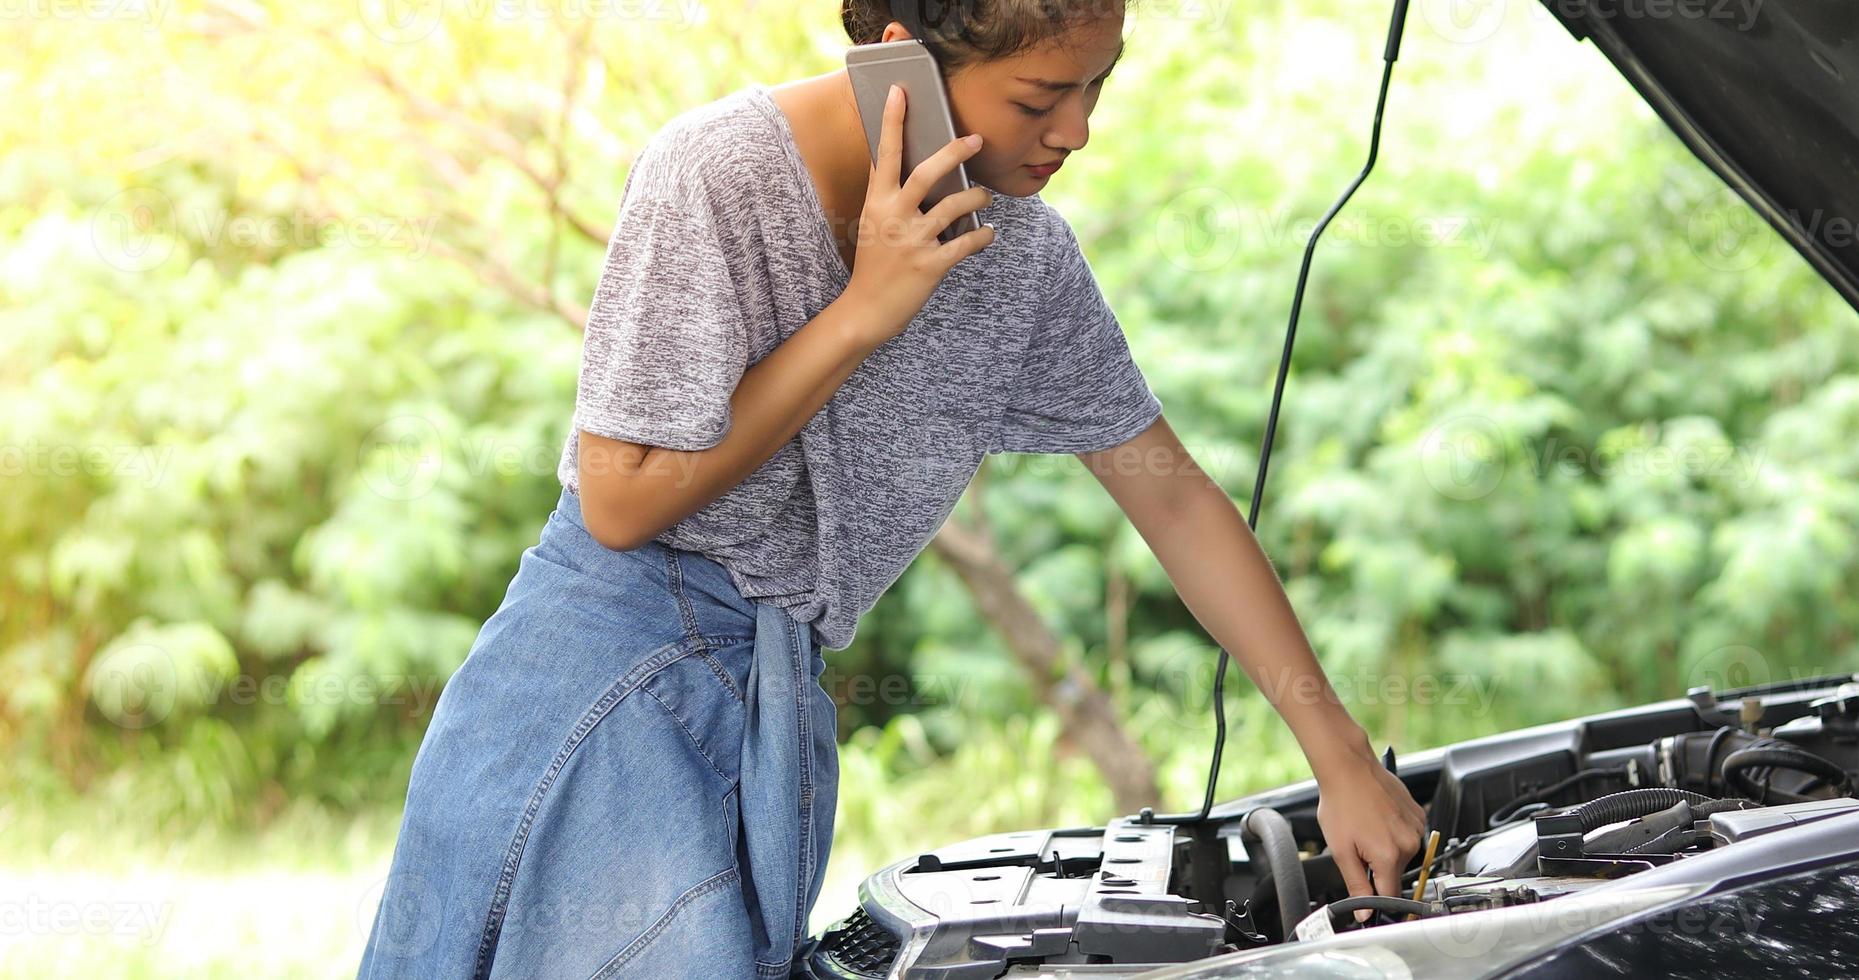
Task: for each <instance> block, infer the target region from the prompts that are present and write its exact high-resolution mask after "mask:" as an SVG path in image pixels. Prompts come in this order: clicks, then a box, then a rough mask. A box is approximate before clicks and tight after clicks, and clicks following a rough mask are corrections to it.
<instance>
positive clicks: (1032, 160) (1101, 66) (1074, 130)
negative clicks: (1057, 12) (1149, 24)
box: [884, 9, 1123, 197]
mask: <svg viewBox="0 0 1859 980" xmlns="http://www.w3.org/2000/svg"><path fill="white" fill-rule="evenodd" d="M893 32H895V35H896V36H895V37H894V36H893ZM909 36H910V35H909V33H908V32H907V31H905V30H904V29H903V25H902V24H897V23H893V24H891V25H890V27H889V28H887V29H886V30H885V35H884V40H887V41H892V40H897V39H898V38H903V37H909ZM1122 54H1123V13H1122V11H1121V9H1117V10H1115V12H1113V13H1107V14H1105V15H1103V16H1099V17H1094V18H1091V19H1090V20H1087V21H1085V22H1082V23H1080V24H1078V25H1077V26H1075V27H1073V28H1072V29H1071V30H1070V31H1068V32H1067V33H1066V34H1065V35H1063V36H1062V37H1059V38H1055V39H1053V40H1052V41H1049V42H1047V43H1045V44H1042V45H1039V46H1037V47H1034V48H1029V49H1027V50H1026V51H1022V52H1021V53H1019V54H1017V55H1013V56H1012V57H1008V58H1001V59H999V60H996V61H983V62H976V63H974V64H970V65H967V66H965V67H963V68H961V69H959V70H958V71H956V72H955V73H954V74H953V75H951V76H950V77H949V79H948V89H949V109H950V111H951V113H952V114H953V115H954V116H955V131H956V134H957V135H967V134H969V133H980V134H981V140H982V143H981V150H980V151H979V152H977V153H976V154H975V155H974V156H972V157H970V158H969V159H968V162H967V169H968V179H969V181H970V182H972V183H977V184H983V185H985V186H987V187H989V188H991V189H993V190H994V191H997V192H999V193H1002V194H1006V195H1009V196H1012V197H1025V196H1027V195H1029V194H1034V193H1037V192H1038V191H1040V190H1041V189H1043V188H1044V187H1045V186H1046V183H1047V181H1049V180H1050V179H1051V176H1052V169H1053V168H1052V167H1051V166H1050V165H1052V164H1056V163H1061V162H1063V161H1064V160H1065V158H1066V157H1067V156H1068V155H1070V154H1071V153H1072V151H1074V150H1079V149H1083V147H1084V144H1085V142H1086V141H1087V140H1088V139H1089V138H1090V126H1089V124H1088V122H1087V120H1089V119H1090V117H1091V110H1092V109H1094V108H1095V107H1096V106H1097V96H1098V93H1099V92H1100V91H1102V89H1103V86H1104V79H1105V77H1106V76H1108V75H1109V74H1110V69H1111V66H1112V65H1114V64H1116V62H1117V59H1118V58H1119V57H1121V56H1122ZM905 111H906V112H908V111H909V110H908V109H906V110H905ZM1041 164H1045V165H1047V166H1045V167H1043V168H1038V167H1039V165H1041ZM1035 168H1038V169H1035Z"/></svg>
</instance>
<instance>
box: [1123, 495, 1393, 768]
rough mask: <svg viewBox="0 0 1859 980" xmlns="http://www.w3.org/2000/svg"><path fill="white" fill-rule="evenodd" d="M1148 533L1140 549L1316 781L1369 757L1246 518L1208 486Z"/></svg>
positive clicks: (1363, 734) (1370, 751)
mask: <svg viewBox="0 0 1859 980" xmlns="http://www.w3.org/2000/svg"><path fill="white" fill-rule="evenodd" d="M1175 514H1176V516H1175V518H1174V519H1173V520H1171V521H1169V522H1168V523H1167V524H1165V525H1164V526H1162V527H1160V528H1158V529H1156V530H1154V531H1151V532H1150V533H1149V534H1148V535H1147V537H1148V543H1149V546H1150V548H1151V549H1152V550H1153V551H1154V552H1155V555H1156V558H1157V559H1158V560H1159V561H1160V562H1161V563H1162V567H1163V569H1164V570H1165V571H1167V573H1168V576H1169V579H1170V581H1171V582H1173V583H1174V586H1175V590H1176V592H1177V593H1178V594H1179V595H1180V596H1181V599H1182V602H1183V603H1184V604H1186V605H1187V607H1188V610H1189V611H1190V612H1191V613H1193V614H1194V618H1195V619H1196V620H1198V621H1199V622H1200V624H1201V626H1202V628H1204V629H1206V630H1207V633H1208V635H1210V636H1212V637H1213V638H1214V640H1215V642H1217V643H1219V644H1220V645H1221V646H1222V647H1224V648H1226V650H1227V651H1228V652H1229V653H1230V654H1232V656H1233V659H1234V660H1235V661H1237V662H1238V664H1239V666H1240V668H1241V669H1243V670H1244V671H1245V672H1246V676H1248V677H1250V678H1251V679H1252V682H1253V683H1254V684H1255V685H1257V686H1258V688H1259V690H1260V691H1262V692H1263V693H1264V694H1265V696H1266V698H1267V699H1268V700H1269V701H1270V702H1271V703H1272V706H1273V707H1274V708H1276V709H1277V710H1278V713H1279V715H1280V716H1282V717H1283V718H1284V720H1285V724H1286V725H1287V726H1288V727H1289V728H1290V729H1291V733H1292V735H1294V736H1295V737H1296V738H1297V742H1298V745H1299V746H1300V747H1301V748H1302V749H1303V750H1304V756H1305V758H1306V759H1307V760H1309V762H1310V766H1311V769H1312V771H1313V772H1315V773H1317V774H1318V775H1319V777H1321V776H1322V775H1323V773H1324V772H1325V771H1326V770H1330V769H1333V768H1337V767H1338V766H1340V765H1342V764H1346V763H1352V762H1359V761H1360V760H1362V759H1363V758H1365V757H1366V758H1369V759H1373V758H1374V750H1373V748H1372V747H1371V746H1370V745H1369V741H1368V736H1367V734H1366V732H1364V730H1363V729H1362V726H1361V725H1359V724H1357V722H1356V721H1355V719H1354V718H1352V717H1350V715H1349V711H1348V709H1347V708H1345V707H1344V706H1343V703H1342V700H1341V699H1340V698H1338V697H1337V695H1336V691H1335V689H1334V688H1333V687H1331V686H1330V682H1329V679H1328V678H1327V677H1325V676H1324V673H1323V667H1322V665H1320V664H1319V663H1318V662H1317V657H1316V654H1315V653H1313V652H1312V650H1311V647H1310V641H1309V640H1308V639H1307V638H1306V637H1305V635H1304V630H1303V627H1302V626H1300V625H1299V623H1298V620H1297V614H1296V613H1295V611H1293V610H1292V608H1291V602H1290V599H1289V598H1287V597H1286V596H1285V593H1284V587H1283V585H1282V584H1281V583H1280V582H1279V579H1278V574H1277V572H1276V571H1275V570H1274V569H1273V568H1272V565H1271V562H1270V561H1269V560H1268V559H1267V558H1266V556H1265V552H1264V550H1263V549H1261V548H1260V547H1259V543H1258V540H1257V539H1256V538H1255V537H1254V536H1253V534H1252V529H1251V528H1250V527H1248V526H1247V525H1246V519H1245V517H1244V516H1242V515H1241V514H1240V512H1239V509H1238V508H1237V507H1235V506H1234V504H1233V502H1232V500H1231V499H1229V498H1228V497H1227V495H1226V493H1225V492H1224V491H1222V490H1221V489H1220V488H1219V487H1217V486H1214V485H1213V484H1211V483H1209V484H1207V485H1206V488H1205V490H1204V491H1197V492H1193V493H1189V494H1188V495H1187V496H1186V499H1185V501H1184V503H1183V504H1182V506H1181V508H1180V509H1179V510H1177V511H1176V512H1175Z"/></svg>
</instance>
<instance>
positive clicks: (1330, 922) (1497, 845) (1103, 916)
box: [811, 675, 1859, 980]
mask: <svg viewBox="0 0 1859 980" xmlns="http://www.w3.org/2000/svg"><path fill="white" fill-rule="evenodd" d="M1855 772H1859V679H1855V678H1854V677H1853V676H1851V675H1846V676H1840V677H1833V678H1819V679H1816V680H1813V681H1803V682H1799V683H1796V684H1792V685H1776V686H1772V687H1767V688H1763V689H1760V690H1759V691H1751V692H1730V693H1728V694H1725V695H1722V696H1717V695H1714V694H1712V693H1711V692H1710V691H1709V690H1708V689H1698V690H1695V691H1693V692H1691V693H1690V694H1689V695H1688V696H1687V697H1686V698H1684V699H1675V700H1673V701H1668V702H1660V703H1657V704H1652V705H1647V706H1644V707H1641V708H1634V709H1628V710H1625V711H1619V712H1612V713H1608V714H1603V715H1596V716H1592V717H1588V718H1583V719H1577V720H1574V721H1570V722H1561V723H1556V724H1552V725H1545V726H1541V727H1538V728H1532V729H1526V730H1522V731H1518V732H1510V733H1506V734H1503V735H1498V736H1492V737H1489V738H1484V739H1478V740H1474V741H1471V742H1465V743H1460V744H1457V745H1454V746H1451V747H1448V748H1445V749H1438V750H1433V751H1431V752H1427V753H1419V754H1417V755H1415V756H1414V757H1412V758H1408V759H1404V760H1402V761H1401V764H1400V766H1399V769H1398V774H1399V775H1400V777H1401V778H1402V779H1403V780H1404V781H1405V782H1406V783H1407V784H1408V787H1409V789H1410V790H1411V791H1412V792H1413V793H1414V796H1415V798H1416V799H1418V800H1420V801H1422V803H1423V804H1424V805H1425V806H1426V808H1427V811H1428V825H1429V828H1430V829H1431V830H1432V831H1433V832H1435V834H1433V835H1430V838H1431V843H1432V847H1430V848H1429V849H1428V851H1429V852H1430V853H1426V852H1423V854H1422V855H1419V856H1417V857H1416V859H1415V861H1414V862H1413V864H1412V865H1411V866H1410V867H1409V869H1408V870H1407V872H1406V873H1405V875H1404V876H1403V879H1402V882H1401V887H1400V889H1399V894H1400V895H1401V896H1403V897H1400V898H1391V897H1386V896H1374V897H1356V898H1351V897H1349V895H1348V890H1347V888H1346V887H1345V886H1344V884H1343V881H1342V878H1341V875H1340V873H1339V872H1338V871H1337V869H1336V865H1335V862H1334V860H1333V859H1332V858H1331V856H1330V854H1329V853H1328V852H1327V851H1326V850H1325V849H1324V846H1323V841H1322V833H1321V829H1320V828H1319V827H1318V825H1317V822H1316V815H1315V813H1316V792H1315V786H1314V784H1313V783H1310V782H1306V783H1300V784H1297V785H1294V786H1289V787H1284V788H1282V789H1279V790H1274V791H1270V792H1267V793H1261V794H1257V795H1254V796H1250V797H1246V798H1243V799H1240V800H1236V801H1233V802H1231V803H1229V804H1226V805H1223V806H1221V807H1218V808H1215V810H1214V811H1213V812H1212V813H1211V814H1210V815H1209V819H1208V820H1206V821H1203V822H1201V823H1198V824H1186V823H1180V822H1169V821H1167V820H1165V819H1157V818H1156V817H1155V816H1154V814H1152V813H1150V812H1149V811H1148V810H1147V809H1145V810H1144V811H1143V812H1142V813H1140V814H1136V815H1132V816H1129V817H1125V818H1122V819H1119V820H1116V821H1113V822H1111V823H1110V824H1108V825H1106V826H1103V827H1089V828H1075V829H1060V830H1042V831H1028V832H1022V833H1015V834H998V835H992V836H988V837H983V838H977V839H975V840H971V841H965V842H962V843H960V844H956V845H953V846H951V847H947V848H941V849H938V850H937V851H934V852H931V853H927V854H922V855H919V856H917V857H915V858H911V859H907V860H904V861H899V862H897V863H895V864H893V865H891V866H890V867H888V868H885V869H883V870H882V871H880V872H879V873H877V874H874V875H873V876H871V877H870V878H869V879H867V881H866V882H865V884H864V885H863V886H862V887H861V889H860V899H861V902H860V908H859V909H858V910H857V911H856V912H855V913H853V914H852V915H851V916H849V917H847V918H846V919H844V920H842V921H841V922H839V923H837V924H836V925H835V926H834V927H833V928H832V929H830V930H828V931H827V932H826V933H825V935H824V936H822V937H821V938H820V940H819V942H818V946H817V948H816V949H815V950H814V952H813V954H812V957H811V963H812V968H813V970H814V972H815V974H816V976H818V977H822V978H842V980H852V978H875V977H890V978H896V980H906V978H916V977H936V978H941V980H967V978H996V977H1021V978H1034V977H1040V978H1053V980H1057V978H1063V977H1071V976H1078V977H1085V976H1090V977H1109V976H1132V977H1133V976H1137V975H1139V974H1142V973H1144V972H1145V971H1149V970H1155V969H1158V968H1162V967H1166V966H1168V965H1170V964H1184V963H1193V962H1195V961H1198V960H1204V959H1207V958H1210V957H1216V956H1221V955H1223V954H1229V953H1237V952H1242V951H1247V950H1261V949H1269V948H1274V947H1279V946H1282V945H1285V944H1292V943H1306V942H1310V941H1312V940H1320V939H1323V938H1326V937H1329V936H1332V935H1335V934H1338V933H1343V932H1350V931H1354V930H1366V929H1376V928H1379V927H1381V926H1385V925H1389V924H1392V923H1397V922H1404V921H1412V920H1415V919H1422V918H1434V917H1439V916H1462V915H1467V914H1475V913H1482V912H1489V911H1492V910H1500V909H1508V908H1514V907H1517V906H1527V905H1536V904H1539V903H1544V902H1553V901H1558V900H1563V899H1566V898H1568V897H1570V896H1578V895H1582V894H1583V893H1586V892H1590V891H1592V890H1594V889H1596V888H1598V887H1600V886H1603V885H1605V884H1607V883H1609V882H1612V881H1615V880H1617V879H1620V878H1624V877H1627V876H1631V875H1635V874H1638V873H1640V872H1643V871H1647V870H1649V869H1653V868H1657V867H1660V866H1663V865H1668V864H1672V863H1674V862H1682V861H1686V860H1688V859H1690V858H1692V857H1695V856H1697V855H1701V854H1707V853H1712V852H1723V851H1726V850H1728V849H1733V848H1738V847H1739V846H1743V847H1747V846H1748V842H1750V841H1753V840H1756V839H1759V838H1765V837H1771V835H1776V834H1786V833H1789V832H1791V831H1795V830H1797V829H1799V828H1803V827H1807V826H1810V825H1812V824H1814V823H1817V822H1819V821H1822V820H1827V819H1830V818H1835V817H1841V816H1844V815H1849V814H1853V813H1859V798H1855V793H1856V792H1859V780H1856V778H1855ZM1363 910H1366V911H1367V914H1368V916H1369V917H1368V918H1367V919H1366V920H1360V916H1359V915H1358V914H1357V913H1358V912H1361V911H1363ZM1185 975H1186V974H1183V976H1185Z"/></svg>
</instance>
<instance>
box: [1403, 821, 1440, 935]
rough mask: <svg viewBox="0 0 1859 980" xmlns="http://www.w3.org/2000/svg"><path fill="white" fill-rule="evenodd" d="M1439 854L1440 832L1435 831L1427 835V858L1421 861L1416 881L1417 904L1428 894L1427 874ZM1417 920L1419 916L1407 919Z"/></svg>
mask: <svg viewBox="0 0 1859 980" xmlns="http://www.w3.org/2000/svg"><path fill="white" fill-rule="evenodd" d="M1437 853H1439V831H1437V830H1435V831H1433V832H1432V833H1430V834H1428V835H1427V853H1426V857H1423V858H1421V859H1420V877H1419V878H1416V879H1415V880H1414V901H1416V902H1418V901H1420V896H1422V895H1424V894H1426V890H1427V872H1429V871H1431V870H1433V855H1435V854H1437ZM1416 918H1418V916H1415V915H1409V916H1408V917H1407V919H1408V921H1410V922H1411V921H1413V920H1414V919H1416Z"/></svg>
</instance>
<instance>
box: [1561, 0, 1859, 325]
mask: <svg viewBox="0 0 1859 980" xmlns="http://www.w3.org/2000/svg"><path fill="white" fill-rule="evenodd" d="M1541 2H1542V3H1543V6H1545V7H1546V8H1548V10H1549V11H1550V13H1551V14H1552V15H1554V16H1555V18H1556V19H1557V20H1558V21H1560V22H1561V23H1562V25H1563V26H1564V27H1566V28H1568V30H1569V32H1570V33H1572V34H1573V35H1574V36H1575V37H1576V38H1577V39H1585V40H1589V41H1592V42H1593V43H1594V45H1595V46H1596V47H1598V48H1599V49H1600V50H1601V52H1602V53H1603V54H1605V55H1606V56H1607V58H1608V60H1609V61H1612V62H1613V63H1614V66H1615V67H1616V68H1618V69H1619V70H1620V73H1621V74H1622V75H1624V76H1626V79H1627V81H1628V82H1629V83H1631V84H1632V85H1633V87H1634V88H1635V89H1637V90H1638V91H1639V93H1640V95H1641V96H1642V97H1643V98H1644V99H1645V100H1646V101H1647V103H1648V104H1650V105H1651V106H1652V107H1653V109H1654V111H1656V112H1658V114H1659V115H1660V117H1661V118H1663V119H1664V120H1665V122H1666V124H1667V125H1669V126H1671V128H1672V131H1673V132H1675V133H1677V134H1678V137H1679V139H1681V140H1683V141H1684V143H1685V145H1686V146H1689V147H1690V148H1691V150H1692V152H1694V153H1696V154H1697V156H1698V158H1699V159H1701V160H1703V161H1704V163H1705V164H1706V165H1707V166H1709V167H1710V168H1711V169H1712V170H1714V171H1716V172H1717V174H1718V176H1720V177H1722V178H1723V179H1724V181H1725V182H1726V183H1727V184H1729V185H1730V187H1731V188H1732V189H1734V190H1735V191H1736V192H1737V193H1738V194H1739V195H1741V196H1742V197H1743V199H1744V200H1746V201H1748V202H1749V204H1750V206H1751V207H1753V208H1754V209H1755V211H1756V213H1757V214H1759V215H1761V216H1762V217H1763V218H1764V219H1765V220H1767V221H1768V223H1769V224H1770V225H1772V226H1773V227H1774V228H1775V229H1776V230H1777V231H1779V232H1780V233H1781V235H1782V237H1783V238H1785V239H1786V240H1787V241H1788V242H1789V243H1790V244H1792V245H1793V246H1794V247H1795V249H1796V250H1798V251H1799V252H1800V253H1801V254H1802V255H1803V256H1805V257H1806V258H1807V260H1808V261H1809V262H1810V263H1812V264H1813V266H1814V268H1815V269H1817V270H1819V272H1820V274H1821V275H1822V276H1824V277H1826V279H1827V281H1828V282H1830V283H1832V285H1833V288H1834V289H1836V290H1838V291H1839V293H1840V295H1842V296H1844V297H1846V301H1847V302H1848V303H1851V304H1852V305H1853V306H1854V308H1855V309H1859V227H1856V226H1855V223H1856V222H1859V4H1855V3H1853V2H1852V0H1541ZM1717 217H1718V219H1722V218H1723V217H1724V216H1717ZM1707 223H1708V222H1707ZM1700 233H1701V234H1703V235H1711V234H1713V230H1712V229H1711V228H1708V227H1705V228H1700V229H1693V234H1694V235H1697V234H1700ZM1713 264H1715V265H1718V266H1719V267H1721V268H1724V269H1726V270H1727V271H1734V270H1735V268H1736V267H1737V266H1736V263H1735V262H1727V263H1713Z"/></svg>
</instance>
